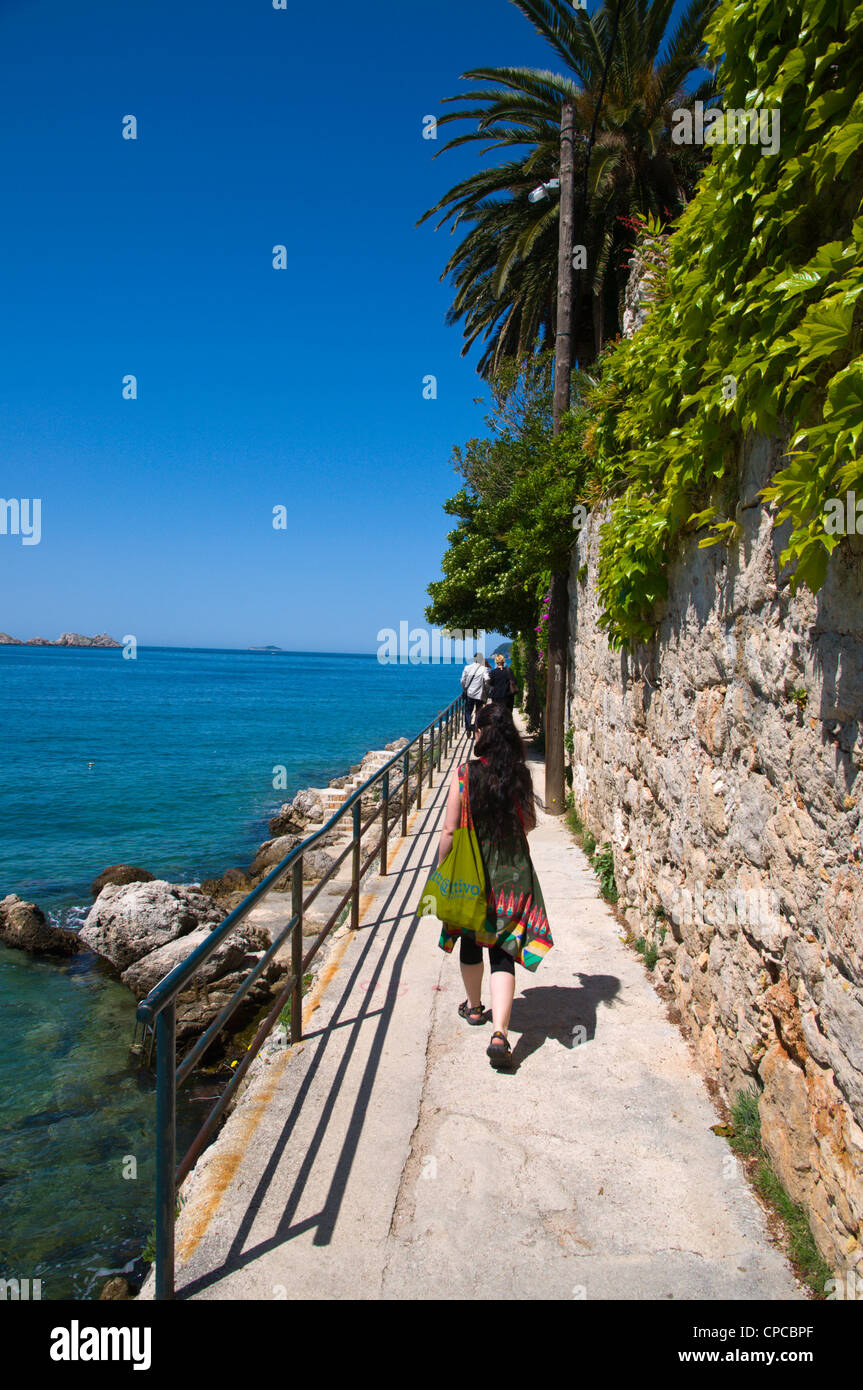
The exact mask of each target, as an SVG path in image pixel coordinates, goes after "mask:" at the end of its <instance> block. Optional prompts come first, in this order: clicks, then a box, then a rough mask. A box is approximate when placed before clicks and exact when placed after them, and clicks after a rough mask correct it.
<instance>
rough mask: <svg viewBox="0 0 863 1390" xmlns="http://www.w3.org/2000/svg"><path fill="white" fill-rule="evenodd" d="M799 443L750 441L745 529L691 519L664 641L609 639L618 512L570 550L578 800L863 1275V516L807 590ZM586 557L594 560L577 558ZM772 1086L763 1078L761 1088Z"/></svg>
mask: <svg viewBox="0 0 863 1390" xmlns="http://www.w3.org/2000/svg"><path fill="white" fill-rule="evenodd" d="M779 453H780V446H779V445H778V444H777V443H776V442H774V441H769V440H765V439H763V438H757V439H755V440H754V441H752V443H751V445H750V446H749V447H747V448H746V449H745V450H744V453H743V459H742V464H741V468H742V479H743V485H742V488H741V504H740V510H739V520H740V522H741V524H742V536H741V539H740V541H739V542H735V543H733V544H732V545H731V546H730V547H729V548H727V549H726V548H725V547H724V546H721V545H719V546H714V547H711V548H709V549H704V550H698V548H697V542H696V540H694V539H692V540H689V541H687V543H686V546H685V549H684V550H683V551H682V553H681V556H680V558H679V559H678V560H676V561H675V562H674V563H673V564H672V566H671V570H670V574H669V598H668V601H667V603H666V605H665V609H664V618H663V620H662V622H661V625H660V627H659V629H658V632H657V636H656V638H655V640H654V641H652V642H651V643H649V644H647V645H643V646H639V647H637V648H635V649H634V650H633V651H632V652H631V653H629V654H627V653H615V652H612V651H610V649H609V647H608V643H607V641H606V638H605V635H604V633H603V632H602V630H601V629H600V628H599V627H598V624H597V619H598V616H599V610H598V605H597V602H596V598H595V584H596V567H597V558H598V539H599V526H600V525H601V523H602V520H603V519H604V518H603V517H602V516H601V515H594V516H592V517H591V518H590V521H589V524H588V526H587V527H586V528H585V529H584V530H583V531H582V532H581V534H580V536H579V539H578V543H577V545H576V546H575V548H574V551H573V558H572V572H571V576H570V605H571V613H570V624H571V627H570V635H571V647H570V663H569V665H570V669H569V683H568V697H567V702H568V723H569V724H570V725H571V726H572V729H573V738H574V744H573V746H574V758H573V791H574V797H575V805H576V808H577V809H578V812H579V814H580V815H581V817H582V819H583V821H584V822H585V824H586V825H587V826H588V828H589V829H590V830H591V831H592V833H593V834H594V835H595V837H596V839H597V842H598V843H599V844H602V843H604V842H605V841H610V842H611V844H612V846H613V851H614V864H615V876H616V880H617V885H618V889H619V892H620V905H621V907H622V908H623V909H624V910H625V913H626V920H627V923H628V924H629V925H630V926H631V928H632V930H633V931H634V932H635V933H636V934H637V935H644V936H645V937H646V938H647V940H648V941H655V943H656V946H657V948H658V951H659V958H658V962H657V965H656V973H657V975H658V976H659V977H660V978H661V979H662V980H663V981H664V982H666V983H667V984H668V985H669V986H670V988H671V989H672V990H673V993H674V996H675V998H676V1000H677V1003H678V1005H679V1008H680V1010H681V1013H682V1014H683V1015H684V1017H685V1019H686V1021H687V1022H688V1024H689V1025H690V1026H691V1028H692V1030H693V1035H694V1037H695V1039H696V1041H697V1055H698V1058H699V1062H700V1064H701V1065H702V1067H703V1068H704V1070H705V1073H706V1074H708V1075H710V1076H712V1077H714V1078H715V1079H716V1080H717V1081H718V1082H719V1084H720V1086H721V1088H722V1090H723V1092H724V1094H725V1096H726V1098H727V1099H729V1100H733V1099H734V1098H735V1096H736V1094H737V1092H738V1091H740V1090H741V1089H746V1088H752V1087H753V1086H755V1087H757V1088H758V1089H759V1090H761V1100H760V1113H761V1122H762V1135H763V1141H764V1144H765V1147H766V1149H767V1151H768V1153H769V1155H770V1157H771V1160H772V1163H773V1166H774V1168H775V1170H776V1172H777V1174H778V1176H779V1178H780V1180H781V1181H782V1183H783V1185H784V1187H785V1188H786V1190H787V1191H788V1193H789V1195H790V1196H791V1197H792V1198H793V1199H794V1200H795V1201H796V1202H798V1203H801V1204H802V1205H803V1206H804V1207H805V1209H806V1210H807V1213H808V1215H809V1217H810V1220H811V1223H812V1227H813V1231H814V1234H815V1237H816V1240H817V1242H818V1245H819V1247H820V1249H821V1251H822V1253H823V1254H824V1256H825V1258H826V1259H827V1260H828V1262H829V1263H830V1264H831V1266H832V1267H833V1268H834V1269H836V1270H842V1271H843V1272H844V1271H847V1270H848V1269H849V1268H856V1269H857V1271H858V1273H859V1274H861V1275H863V1250H861V1217H863V853H861V822H860V801H861V790H863V779H861V777H860V770H861V767H863V731H861V711H863V538H859V537H855V538H853V539H852V540H850V541H844V542H843V543H842V545H840V547H839V548H838V550H837V551H836V552H834V555H833V556H832V558H831V561H830V567H829V571H828V578H827V582H826V583H825V585H824V587H823V589H822V591H821V592H820V593H819V594H818V595H817V596H813V595H812V594H810V593H809V592H808V591H807V590H804V589H801V590H800V591H799V592H798V594H797V595H796V596H794V597H792V596H791V595H790V591H789V588H788V586H787V584H786V583H784V582H783V580H782V575H781V573H780V567H779V562H778V555H779V552H780V551H781V549H782V547H783V544H784V542H785V537H786V535H787V528H786V527H782V528H780V529H779V530H774V529H773V526H772V514H771V512H770V511H769V510H768V509H766V508H765V507H764V506H763V505H761V504H760V503H759V501H758V498H757V495H756V494H757V492H758V489H759V488H760V487H762V486H764V484H765V483H766V481H767V480H768V478H769V476H770V474H771V473H772V472H773V471H775V468H776V465H777V461H778V457H779ZM584 565H586V566H587V575H586V577H584V576H583V577H582V580H581V582H579V578H578V572H579V569H580V568H581V567H582V566H584ZM762 1088H763V1089H762Z"/></svg>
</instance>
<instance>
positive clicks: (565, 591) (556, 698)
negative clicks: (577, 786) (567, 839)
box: [545, 101, 575, 816]
mask: <svg viewBox="0 0 863 1390" xmlns="http://www.w3.org/2000/svg"><path fill="white" fill-rule="evenodd" d="M574 219H575V106H574V104H573V103H572V102H569V101H567V102H564V103H563V108H562V111H561V120H560V226H559V238H558V253H557V339H556V342H555V351H554V401H553V407H552V409H553V422H554V423H553V430H554V433H555V434H556V435H557V434H560V426H561V421H562V419H563V416H564V415H565V414H566V412H567V411H568V410H569V380H570V375H571V372H572V251H573V224H574ZM550 592H551V597H550V599H549V607H548V661H547V663H546V693H545V809H546V810H547V811H548V812H549V814H550V815H553V816H560V815H563V812H564V809H565V793H564V775H563V774H564V750H563V725H564V712H565V702H566V659H567V642H568V640H569V572H568V570H559V571H556V572H555V573H553V574H552V576H551V591H550Z"/></svg>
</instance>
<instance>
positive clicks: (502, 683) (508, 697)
mask: <svg viewBox="0 0 863 1390" xmlns="http://www.w3.org/2000/svg"><path fill="white" fill-rule="evenodd" d="M494 661H495V667H494V670H493V671H492V673H491V682H490V687H489V688H490V691H491V698H492V700H493V701H494V703H495V704H496V705H506V707H507V709H510V710H511V709H512V704H513V701H512V697H513V695H514V694H515V681H514V679H513V675H512V669H511V668H509V667H507V666H506V665H505V663H504V659H503V654H502V653H501V652H498V654H497V656H496V657H495V659H494Z"/></svg>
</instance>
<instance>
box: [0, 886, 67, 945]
mask: <svg viewBox="0 0 863 1390" xmlns="http://www.w3.org/2000/svg"><path fill="white" fill-rule="evenodd" d="M0 941H2V942H3V943H4V945H6V946H14V947H16V948H17V949H18V950H21V951H29V953H30V955H33V956H74V955H75V953H76V952H77V951H79V950H80V949H81V943H80V941H79V939H78V933H77V932H73V931H66V930H65V929H64V928H63V927H54V926H52V925H51V923H50V922H49V921H48V920H47V919H46V917H45V914H44V912H43V911H42V909H41V908H40V907H37V906H36V904H35V903H28V902H25V901H24V900H23V898H19V897H17V896H16V894H14V893H10V894H9V896H8V897H6V898H3V900H2V901H0Z"/></svg>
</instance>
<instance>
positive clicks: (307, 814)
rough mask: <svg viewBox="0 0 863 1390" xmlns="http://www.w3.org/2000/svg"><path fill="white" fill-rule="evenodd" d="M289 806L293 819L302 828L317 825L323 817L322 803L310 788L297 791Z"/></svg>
mask: <svg viewBox="0 0 863 1390" xmlns="http://www.w3.org/2000/svg"><path fill="white" fill-rule="evenodd" d="M290 807H291V816H292V818H293V820H294V821H296V823H297V824H298V825H299V826H300V828H301V829H302V830H305V828H306V826H309V825H318V824H320V822H321V821H322V820H323V819H324V803H323V802H322V801H321V798H320V797H319V796H318V793H317V792H316V791H314V790H313V789H312V788H309V787H307V788H306V789H305V790H304V791H301V792H297V794H296V796H295V797H294V799H293V801H292V802H291V803H290ZM283 809H284V808H283Z"/></svg>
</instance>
